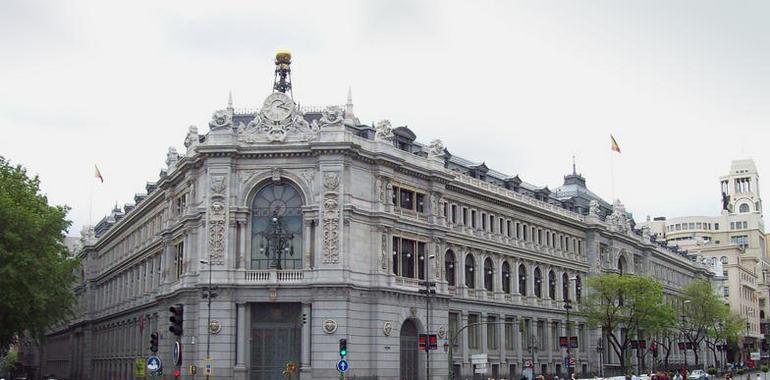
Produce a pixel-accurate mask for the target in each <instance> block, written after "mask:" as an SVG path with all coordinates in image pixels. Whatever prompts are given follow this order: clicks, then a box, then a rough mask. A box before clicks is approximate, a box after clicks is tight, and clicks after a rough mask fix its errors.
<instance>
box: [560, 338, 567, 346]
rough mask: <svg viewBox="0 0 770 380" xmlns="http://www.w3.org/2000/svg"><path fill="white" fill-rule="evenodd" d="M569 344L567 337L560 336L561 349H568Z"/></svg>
mask: <svg viewBox="0 0 770 380" xmlns="http://www.w3.org/2000/svg"><path fill="white" fill-rule="evenodd" d="M568 346H569V344H568V343H567V337H566V336H560V337H559V347H568Z"/></svg>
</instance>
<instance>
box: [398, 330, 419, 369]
mask: <svg viewBox="0 0 770 380" xmlns="http://www.w3.org/2000/svg"><path fill="white" fill-rule="evenodd" d="M400 343H401V344H400V350H401V361H400V367H401V371H400V373H401V374H400V377H399V379H400V380H417V353H418V350H417V326H415V325H414V322H412V320H411V319H407V320H406V321H404V324H403V325H401V342H400Z"/></svg>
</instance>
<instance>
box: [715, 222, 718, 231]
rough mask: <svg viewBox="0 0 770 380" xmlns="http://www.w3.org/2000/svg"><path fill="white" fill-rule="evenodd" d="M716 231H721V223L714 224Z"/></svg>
mask: <svg viewBox="0 0 770 380" xmlns="http://www.w3.org/2000/svg"><path fill="white" fill-rule="evenodd" d="M714 229H715V230H717V231H719V223H714Z"/></svg>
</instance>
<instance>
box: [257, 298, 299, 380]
mask: <svg viewBox="0 0 770 380" xmlns="http://www.w3.org/2000/svg"><path fill="white" fill-rule="evenodd" d="M301 332H302V305H301V304H299V303H258V304H252V306H251V380H285V379H286V378H285V377H284V376H283V375H282V373H281V372H282V370H283V369H284V368H286V364H287V363H289V362H294V363H297V365H299V360H300V352H301Z"/></svg>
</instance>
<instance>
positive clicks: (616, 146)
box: [610, 133, 620, 153]
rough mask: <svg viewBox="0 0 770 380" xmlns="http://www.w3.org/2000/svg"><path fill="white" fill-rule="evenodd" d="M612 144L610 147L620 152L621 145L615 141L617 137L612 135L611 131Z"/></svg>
mask: <svg viewBox="0 0 770 380" xmlns="http://www.w3.org/2000/svg"><path fill="white" fill-rule="evenodd" d="M610 144H611V145H610V149H612V150H614V151H616V152H618V153H620V145H618V142H617V141H615V137H614V136H612V134H611V133H610Z"/></svg>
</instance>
